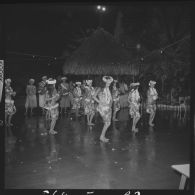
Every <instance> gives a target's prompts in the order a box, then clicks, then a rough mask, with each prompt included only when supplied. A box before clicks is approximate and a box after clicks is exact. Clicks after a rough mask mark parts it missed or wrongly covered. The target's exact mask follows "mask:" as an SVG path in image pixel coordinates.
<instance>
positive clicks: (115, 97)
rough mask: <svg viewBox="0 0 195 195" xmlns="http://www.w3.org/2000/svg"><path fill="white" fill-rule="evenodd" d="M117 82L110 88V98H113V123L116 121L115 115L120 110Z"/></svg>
mask: <svg viewBox="0 0 195 195" xmlns="http://www.w3.org/2000/svg"><path fill="white" fill-rule="evenodd" d="M117 82H118V81H117V80H114V82H113V87H112V98H113V117H112V120H113V121H118V119H116V113H117V112H118V111H119V110H120V101H119V89H118V88H117Z"/></svg>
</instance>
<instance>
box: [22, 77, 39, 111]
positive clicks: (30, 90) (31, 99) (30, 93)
mask: <svg viewBox="0 0 195 195" xmlns="http://www.w3.org/2000/svg"><path fill="white" fill-rule="evenodd" d="M34 83H35V80H34V79H30V80H29V85H27V86H26V95H27V96H26V103H25V108H26V112H25V114H27V112H28V109H29V108H30V111H31V115H32V114H33V109H34V108H36V107H37V97H36V86H35V85H34Z"/></svg>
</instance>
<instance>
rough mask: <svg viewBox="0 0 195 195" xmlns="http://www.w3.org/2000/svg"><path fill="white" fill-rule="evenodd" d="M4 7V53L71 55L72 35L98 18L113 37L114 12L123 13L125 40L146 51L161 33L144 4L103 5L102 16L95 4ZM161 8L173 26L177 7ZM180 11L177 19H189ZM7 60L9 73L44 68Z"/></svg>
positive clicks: (21, 58)
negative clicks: (66, 52)
mask: <svg viewBox="0 0 195 195" xmlns="http://www.w3.org/2000/svg"><path fill="white" fill-rule="evenodd" d="M157 7H159V6H157ZM4 8H5V9H4V11H5V25H6V37H5V38H6V41H5V42H6V51H15V52H23V53H32V54H35V55H36V54H37V55H47V56H56V57H60V56H62V54H63V52H64V51H67V50H68V51H70V52H71V49H70V47H69V45H70V44H71V45H72V44H73V43H74V42H73V40H74V38H75V36H77V35H81V33H80V32H81V30H87V29H96V28H97V27H98V25H99V23H100V19H102V20H101V21H102V27H103V28H104V29H105V30H107V31H109V32H110V33H112V34H113V33H114V28H115V24H116V15H117V12H118V10H121V11H122V12H123V14H124V17H123V27H124V30H125V31H126V34H127V35H128V36H129V39H131V40H132V41H134V42H135V43H140V44H142V46H144V47H147V48H149V49H150V50H153V49H156V48H159V44H160V42H159V40H158V39H157V37H156V36H155V35H156V34H157V33H159V32H160V31H163V30H164V28H163V27H161V24H160V25H159V24H158V25H157V26H160V28H159V27H158V29H157V30H156V31H155V30H154V29H155V28H153V27H152V26H151V24H152V22H151V21H152V20H153V19H154V18H157V17H158V11H157V12H156V13H154V12H152V11H151V10H152V9H153V8H154V6H151V5H146V4H143V5H142V4H137V5H129V6H125V5H123V6H113V5H112V6H111V5H107V11H106V12H105V13H104V14H100V13H98V12H97V10H96V5H83V4H82V5H80V6H78V4H76V5H71V6H70V5H69V6H68V5H66V4H35V5H33V4H26V5H22V4H15V5H7V6H5V7H4ZM165 8H166V10H168V9H169V13H170V14H169V15H168V17H167V21H168V22H169V21H171V20H172V21H173V24H175V23H177V22H175V21H174V20H176V19H177V18H178V17H177V16H176V17H175V18H174V17H173V16H172V15H174V14H175V13H177V11H178V10H177V8H176V7H175V6H168V9H167V6H166V5H165ZM183 8H184V6H182V5H181V6H179V9H183ZM183 10H184V11H183V12H182V14H183V15H182V16H181V17H182V18H189V7H187V8H186V7H185V8H184V9H183ZM178 13H179V12H178ZM100 16H101V17H100ZM186 16H187V17H186ZM187 21H189V19H187ZM162 22H163V21H162ZM154 25H155V24H154ZM170 27H171V24H170ZM181 28H182V29H184V30H186V31H189V24H188V23H186V22H185V23H184V26H182V25H181ZM178 32H179V30H178ZM152 33H153V34H152ZM176 33H177V31H176ZM173 37H174V36H173ZM176 38H177V37H176ZM131 40H130V41H131ZM77 46H78V45H77ZM7 59H8V60H9V63H8V69H9V71H8V72H11V71H10V70H13V68H14V67H15V68H16V71H18V70H20V69H22V70H23V71H28V72H30V71H29V69H31V70H32V75H33V71H34V73H36V72H37V70H35V69H36V68H39V69H40V65H42V67H44V68H46V67H48V60H45V61H41V59H39V60H38V62H39V63H37V61H34V60H33V59H32V58H30V60H29V59H26V61H25V57H24V56H18V58H16V56H12V55H9V56H8V57H7ZM62 63H63V62H61V64H60V63H57V64H56V65H55V67H57V69H59V72H60V71H61V66H62ZM22 64H23V65H22ZM13 65H14V66H13ZM55 67H54V68H55ZM51 71H52V70H51ZM15 73H16V72H15Z"/></svg>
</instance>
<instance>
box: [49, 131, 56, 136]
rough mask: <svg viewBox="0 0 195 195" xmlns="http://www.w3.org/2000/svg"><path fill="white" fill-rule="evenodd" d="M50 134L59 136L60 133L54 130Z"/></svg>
mask: <svg viewBox="0 0 195 195" xmlns="http://www.w3.org/2000/svg"><path fill="white" fill-rule="evenodd" d="M49 133H50V134H52V135H55V134H57V133H58V132H57V131H54V130H50V131H49Z"/></svg>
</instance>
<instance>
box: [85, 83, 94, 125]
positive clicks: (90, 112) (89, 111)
mask: <svg viewBox="0 0 195 195" xmlns="http://www.w3.org/2000/svg"><path fill="white" fill-rule="evenodd" d="M92 82H93V81H92V80H86V86H85V98H84V111H85V115H87V124H88V125H94V124H93V123H92V120H93V117H94V115H95V105H94V99H93V95H94V94H95V90H94V88H93V87H92Z"/></svg>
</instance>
